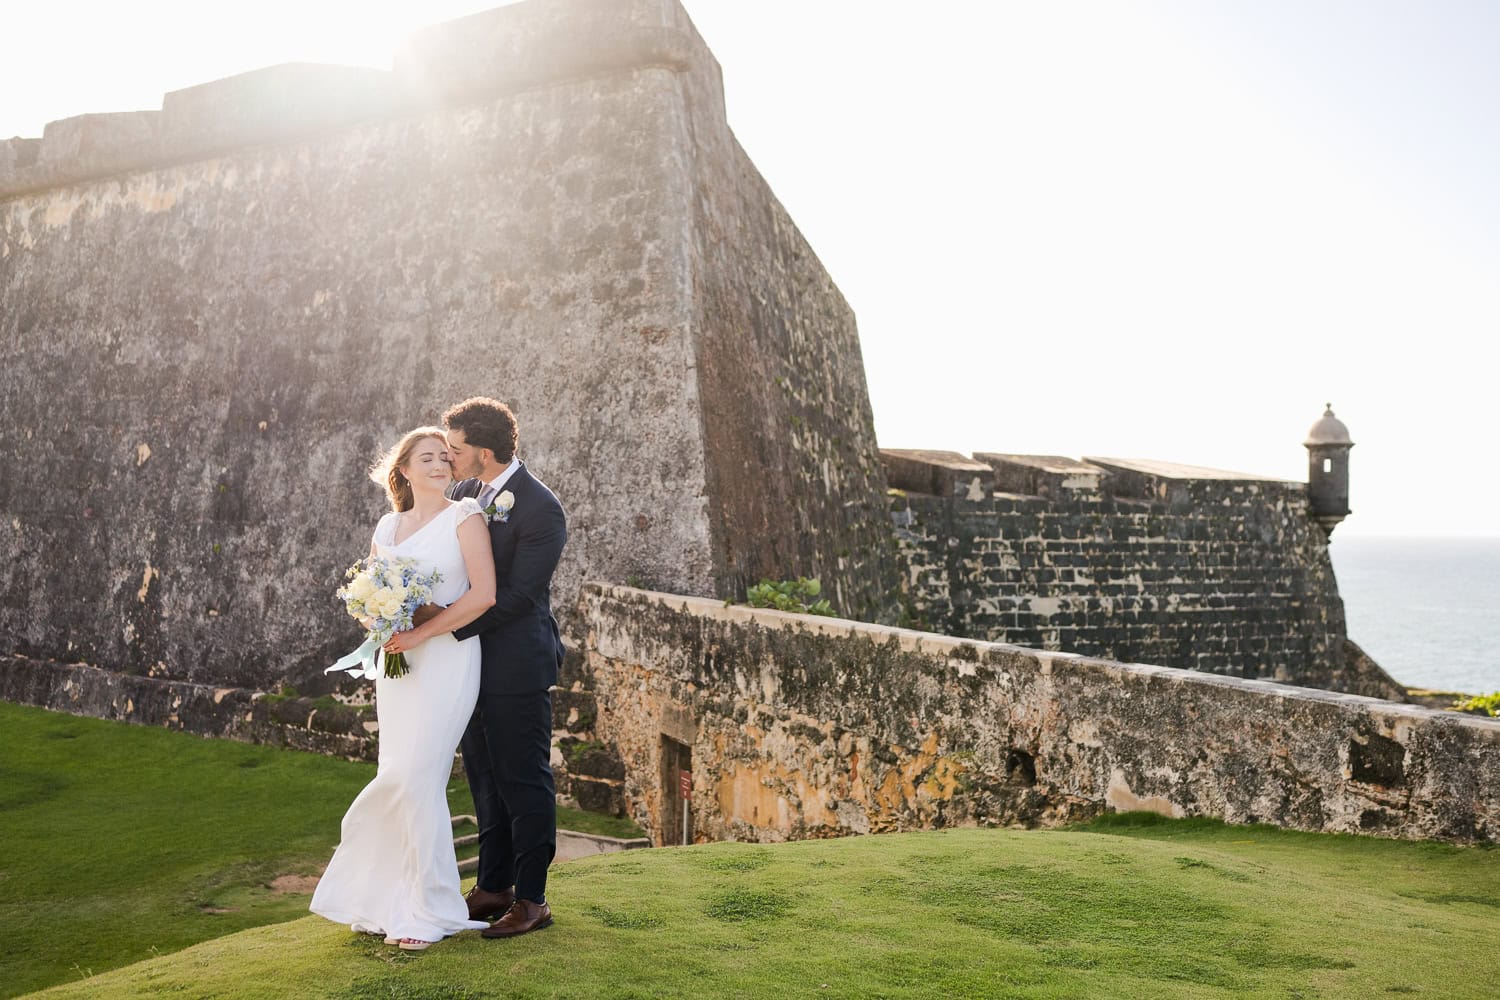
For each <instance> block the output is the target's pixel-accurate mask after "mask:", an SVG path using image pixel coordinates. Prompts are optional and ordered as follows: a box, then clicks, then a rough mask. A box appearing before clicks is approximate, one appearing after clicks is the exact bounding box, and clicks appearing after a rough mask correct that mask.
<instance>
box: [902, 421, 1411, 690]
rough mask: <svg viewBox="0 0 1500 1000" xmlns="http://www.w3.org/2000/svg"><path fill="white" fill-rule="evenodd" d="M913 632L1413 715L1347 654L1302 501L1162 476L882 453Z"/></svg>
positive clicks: (1129, 465) (1135, 470) (1136, 469)
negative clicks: (1252, 683)
mask: <svg viewBox="0 0 1500 1000" xmlns="http://www.w3.org/2000/svg"><path fill="white" fill-rule="evenodd" d="M881 460H882V462H883V464H884V465H885V468H886V476H887V479H888V481H889V483H890V485H891V486H892V487H893V492H892V495H891V497H890V500H889V509H890V514H891V518H892V522H893V528H894V531H895V536H896V543H897V548H898V552H899V555H900V558H901V561H902V568H903V583H902V594H903V600H904V602H905V607H906V615H907V620H908V621H910V622H911V623H913V624H916V625H919V626H921V627H924V628H932V629H935V630H938V631H942V632H945V633H947V634H949V635H955V636H964V637H968V638H974V639H986V640H991V641H997V642H1012V643H1017V644H1019V645H1023V646H1031V647H1034V648H1038V649H1047V650H1061V651H1067V652H1074V653H1083V654H1086V655H1090V656H1106V657H1110V658H1113V659H1117V660H1129V661H1135V662H1142V663H1159V664H1163V665H1166V666H1172V667H1186V668H1191V669H1195V670H1203V671H1208V672H1210V673H1218V674H1229V675H1232V676H1237V677H1261V678H1268V679H1274V680H1280V681H1287V682H1290V683H1293V684H1301V685H1306V686H1311V687H1325V688H1330V689H1334V690H1342V691H1352V692H1355V693H1359V694H1367V695H1374V696H1377V697H1384V698H1401V697H1402V696H1403V692H1402V689H1401V688H1400V686H1399V685H1397V684H1395V683H1394V682H1392V681H1391V680H1390V678H1389V677H1386V676H1385V675H1384V673H1383V672H1382V671H1380V670H1379V668H1378V667H1375V666H1373V664H1368V660H1367V659H1366V658H1363V657H1360V656H1356V655H1354V654H1352V653H1350V652H1348V651H1347V650H1346V642H1347V638H1346V635H1345V625H1344V611H1343V602H1342V601H1341V600H1340V599H1339V596H1338V587H1337V584H1336V582H1335V580H1334V575H1333V566H1332V564H1331V563H1330V562H1329V559H1328V543H1327V536H1326V534H1325V533H1324V532H1323V530H1322V529H1321V528H1320V527H1319V526H1318V523H1317V521H1316V519H1315V518H1314V517H1313V516H1312V513H1311V511H1310V510H1309V506H1308V499H1307V489H1306V487H1305V485H1304V484H1302V483H1297V482H1289V481H1287V480H1281V479H1275V478H1272V477H1268V476H1257V475H1251V474H1247V473H1242V472H1232V471H1226V470H1222V469H1207V468H1201V467H1198V466H1191V465H1181V464H1177V463H1172V462H1162V461H1152V460H1146V459H1134V458H1130V459H1126V458H1098V457H1093V456H1089V457H1085V458H1083V459H1074V458H1066V457H1062V456H1058V455H1014V454H999V453H993V452H979V453H977V454H975V455H974V456H973V457H972V458H971V457H968V456H965V455H961V454H959V453H957V452H943V451H895V450H882V451H881Z"/></svg>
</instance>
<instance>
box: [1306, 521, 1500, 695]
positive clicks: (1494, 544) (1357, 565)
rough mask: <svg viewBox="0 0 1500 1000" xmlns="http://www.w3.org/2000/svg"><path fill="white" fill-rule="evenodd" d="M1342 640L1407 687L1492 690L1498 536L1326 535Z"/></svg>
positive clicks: (1498, 625) (1498, 687)
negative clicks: (1344, 629)
mask: <svg viewBox="0 0 1500 1000" xmlns="http://www.w3.org/2000/svg"><path fill="white" fill-rule="evenodd" d="M1328 551H1329V554H1330V555H1331V556H1332V557H1333V570H1334V573H1335V574H1336V575H1337V576H1338V581H1339V594H1340V595H1341V596H1342V597H1343V598H1344V616H1345V618H1346V619H1347V621H1348V625H1349V638H1351V639H1353V640H1354V641H1355V642H1357V643H1359V645H1360V646H1361V647H1362V648H1363V649H1364V651H1365V652H1366V653H1369V654H1370V656H1371V657H1373V658H1374V660H1375V662H1376V663H1379V664H1380V665H1381V666H1382V667H1384V668H1385V670H1386V672H1387V673H1388V674H1390V675H1391V676H1392V677H1394V678H1396V680H1398V681H1400V682H1401V683H1402V684H1405V685H1407V686H1408V687H1424V688H1436V689H1440V690H1443V691H1466V692H1468V693H1470V694H1486V693H1489V692H1491V691H1500V538H1378V537H1360V536H1358V535H1349V536H1347V537H1346V536H1344V535H1342V534H1340V533H1339V532H1337V531H1335V532H1334V533H1333V539H1332V541H1331V542H1330V544H1329V547H1328Z"/></svg>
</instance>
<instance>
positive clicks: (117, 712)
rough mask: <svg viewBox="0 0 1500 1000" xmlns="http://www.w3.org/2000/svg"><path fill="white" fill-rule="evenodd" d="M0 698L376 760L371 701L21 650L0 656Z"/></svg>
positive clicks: (373, 717)
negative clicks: (219, 683)
mask: <svg viewBox="0 0 1500 1000" xmlns="http://www.w3.org/2000/svg"><path fill="white" fill-rule="evenodd" d="M0 701H8V702H11V703H13V704H17V705H34V706H36V707H37V708H46V709H50V710H52V711H54V712H67V713H68V714H70V715H85V716H89V717H91V718H95V719H112V720H115V721H118V722H130V723H134V724H136V725H142V726H160V727H162V728H165V729H175V730H179V731H181V732H186V733H193V734H194V735H197V736H210V737H216V738H219V739H231V740H239V741H241V742H243V743H260V744H268V745H271V746H282V747H287V748H289V749H294V750H311V751H314V752H317V753H324V754H330V755H332V756H336V757H346V758H349V759H351V760H374V759H375V755H376V750H377V746H378V744H377V736H376V732H377V729H376V726H375V721H374V720H375V715H374V710H373V706H369V705H364V706H360V705H343V704H334V705H329V704H328V699H320V700H318V701H316V702H315V701H313V700H312V699H308V698H300V697H285V698H284V697H280V696H277V695H267V694H266V693H265V692H263V691H253V690H249V689H246V688H235V687H212V686H210V685H206V684H193V683H188V682H184V681H173V680H167V679H164V678H157V677H141V676H135V675H131V674H122V673H116V672H115V671H112V670H103V669H100V668H99V667H93V666H88V665H86V664H82V663H58V662H55V661H50V660H36V659H32V658H30V657H25V656H11V657H8V658H6V659H4V660H0Z"/></svg>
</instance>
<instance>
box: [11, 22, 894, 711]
mask: <svg viewBox="0 0 1500 1000" xmlns="http://www.w3.org/2000/svg"><path fill="white" fill-rule="evenodd" d="M4 148H5V150H6V152H5V153H4V154H3V155H0V170H3V171H4V175H3V176H0V192H3V195H0V393H3V394H4V396H5V398H6V399H7V400H8V401H10V402H9V408H8V410H7V420H6V421H5V424H4V426H0V449H3V450H4V452H5V453H6V454H8V455H11V456H12V457H14V458H15V459H16V462H15V463H14V464H15V465H16V467H17V468H18V469H20V468H26V469H31V470H32V474H31V476H22V475H16V476H12V477H11V478H10V480H9V481H8V482H7V484H6V485H5V486H4V487H3V488H0V546H3V547H4V548H5V550H6V551H7V552H9V553H11V554H12V558H11V559H9V560H5V561H3V563H0V632H3V633H4V634H5V635H6V636H7V637H8V638H7V642H8V643H9V644H10V645H9V648H8V649H7V648H3V647H0V653H20V654H24V655H28V656H35V657H37V658H39V659H56V660H61V661H65V662H74V661H79V660H81V661H84V662H87V663H91V664H96V665H100V666H105V667H108V668H109V669H112V670H118V671H122V672H126V673H132V674H150V675H152V676H156V677H161V678H164V679H167V680H170V681H174V682H179V681H192V682H201V683H206V684H211V685H214V686H243V687H256V688H262V689H271V688H274V687H276V686H277V685H279V684H281V683H291V684H293V685H294V686H296V687H297V688H298V689H299V690H302V691H314V690H316V687H317V685H319V684H321V683H327V682H326V681H324V680H322V679H321V668H322V667H323V666H324V665H326V664H327V663H329V662H331V661H332V660H333V659H336V658H337V656H338V655H339V654H341V653H342V652H344V651H345V649H347V648H348V646H349V645H350V639H351V638H353V636H354V634H355V631H356V630H355V629H354V628H353V625H352V623H344V625H343V626H342V627H339V626H337V625H335V626H332V627H331V626H330V624H329V622H330V619H329V617H328V616H329V615H332V614H334V613H335V611H334V607H333V605H332V604H330V601H331V597H330V595H331V592H332V589H333V587H332V582H333V581H336V580H337V579H338V574H339V572H340V571H341V569H342V567H344V566H347V565H348V564H349V562H351V561H352V560H353V559H354V558H356V557H358V556H359V555H360V554H361V553H362V552H363V551H364V550H365V548H366V545H367V542H366V539H367V537H368V532H369V530H370V527H371V526H372V525H373V524H374V523H375V521H376V520H377V518H378V517H379V515H380V513H381V511H382V509H383V507H384V506H385V502H384V498H383V497H382V495H381V493H380V491H379V490H378V489H376V488H375V487H374V485H373V484H371V483H370V482H369V479H368V477H367V476H366V475H365V469H366V468H367V467H368V464H369V462H370V461H371V460H372V459H373V458H374V457H375V456H376V455H377V454H378V453H379V452H380V451H381V450H382V449H383V448H385V447H388V446H389V445H390V444H391V443H393V442H394V441H395V440H396V439H397V438H398V437H399V435H400V434H401V433H402V432H403V431H404V430H407V429H409V428H412V427H415V426H420V425H423V424H432V423H434V422H436V421H437V420H438V419H439V418H440V415H441V414H442V412H443V410H444V409H445V408H446V407H447V406H449V405H451V404H452V403H455V402H457V401H459V400H462V399H465V398H467V397H469V396H474V395H485V396H494V397H497V398H500V399H504V400H505V401H506V402H508V403H509V404H510V405H511V407H512V408H513V409H514V410H515V411H516V413H517V415H518V418H519V421H520V426H521V439H520V454H521V457H522V458H523V459H524V460H525V461H526V462H527V463H528V465H529V466H530V467H531V468H532V469H533V470H534V471H535V472H536V474H537V475H538V476H539V477H540V478H541V479H542V480H543V481H544V482H546V483H547V484H548V485H549V486H550V487H552V488H553V489H554V490H555V491H556V493H557V494H558V496H559V497H560V498H562V500H563V503H564V504H565V506H566V508H567V511H568V516H569V524H568V528H569V537H568V546H567V549H566V550H565V552H564V556H563V561H562V563H561V565H560V566H559V569H558V573H557V576H556V577H555V579H554V586H555V588H556V591H555V592H556V594H557V601H558V605H559V607H560V609H561V612H562V614H563V615H564V617H566V615H567V613H568V612H569V611H570V610H571V608H572V606H573V595H574V594H575V593H576V591H577V588H578V585H579V583H580V582H581V581H582V580H583V579H585V578H596V579H604V580H614V581H627V580H636V581H639V582H642V583H645V584H649V585H651V586H655V587H659V588H662V589H664V590H669V591H674V592H678V593H686V594H700V595H714V596H717V597H720V598H725V597H730V596H738V595H740V594H743V593H744V588H745V585H746V583H747V581H748V582H754V581H755V580H757V579H759V578H761V577H776V578H781V577H785V576H788V575H807V576H817V577H820V578H822V579H824V580H825V581H826V585H827V592H828V594H829V597H830V599H832V600H835V601H836V602H837V603H838V606H839V607H840V608H843V609H846V610H848V611H849V612H850V613H858V614H861V615H864V616H869V617H875V616H878V615H879V614H880V613H881V612H882V611H883V610H884V608H885V607H886V606H888V603H889V601H890V596H889V592H890V590H891V589H892V581H891V580H890V579H889V577H888V568H889V566H890V565H891V558H892V552H893V549H894V546H893V543H892V541H891V538H890V531H889V526H888V523H887V522H886V521H885V519H884V517H883V498H884V492H885V487H884V482H883V480H882V478H881V475H880V471H881V470H880V461H879V456H878V454H877V452H876V447H875V440H874V433H873V430H872V427H873V424H874V421H873V417H872V415H871V413H870V406H869V395H868V391H867V388H866V385H865V377H864V367H863V364H862V362H861V359H860V351H859V341H858V334H857V331H856V327H855V320H854V313H853V311H852V310H851V309H850V308H849V305H848V303H847V302H845V301H844V299H843V297H842V295H840V294H839V291H838V289H837V287H835V285H834V283H833V281H832V280H831V279H830V277H829V276H828V274H827V273H826V272H825V271H824V269H823V267H822V265H821V264H820V262H819V261H818V259H817V255H816V254H814V253H813V251H812V248H811V247H809V246H808V244H807V242H806V240H805V239H803V237H802V234H801V233H800V232H799V231H798V230H797V227H796V224H795V223H794V222H793V221H792V219H791V218H789V217H788V215H787V213H786V211H785V209H784V208H783V207H782V206H781V204H780V203H779V202H778V201H777V200H776V197H775V195H774V193H773V192H772V191H771V190H770V188H769V186H768V185H767V184H766V183H765V181H764V179H763V178H762V177H761V176H760V174H759V172H758V171H757V170H756V168H755V165H754V164H753V163H752V162H750V159H749V157H748V156H746V154H745V151H744V150H743V149H742V148H741V147H740V145H739V144H738V143H737V142H736V141H735V138H734V135H733V133H732V131H731V130H730V128H729V125H728V122H727V121H726V119H725V116H724V103H723V93H722V82H721V77H720V73H719V67H718V64H717V62H715V61H714V59H713V57H712V56H711V55H710V54H709V52H708V49H707V48H706V47H705V46H704V44H703V42H702V40H701V39H700V38H699V36H698V34H697V32H696V30H695V29H694V28H693V26H692V24H691V22H690V21H689V20H688V17H687V14H686V12H685V11H683V9H682V7H681V6H680V5H679V4H678V3H677V2H676V0H529V2H526V3H522V4H515V5H512V6H508V7H503V8H499V9H497V10H493V11H488V12H485V13H482V14H476V15H474V16H472V17H467V18H463V19H461V20H458V21H453V22H449V23H447V24H441V25H437V26H435V27H433V28H430V29H426V30H424V31H421V32H418V33H417V34H416V35H415V36H413V38H412V40H411V41H410V43H409V44H408V45H407V46H406V48H405V50H404V51H403V52H402V53H401V55H400V57H399V58H398V59H397V60H396V63H395V67H394V68H393V69H392V70H389V71H385V70H368V69H351V68H346V67H330V66H315V65H290V66H273V67H269V68H267V69H263V70H258V71H256V72H253V73H245V74H241V75H239V76H235V77H231V78H229V79H225V80H218V81H214V82H212V83H206V84H203V85H201V86H197V87H189V88H186V89H184V90H180V91H174V92H173V93H171V94H168V95H166V98H165V99H164V100H163V102H162V107H161V109H160V110H159V111H148V112H139V113H130V114H119V115H84V116H80V117H78V118H72V119H68V120H66V121H63V122H56V123H53V124H52V125H51V126H49V127H48V128H47V130H46V132H45V134H44V135H43V136H42V138H41V139H40V140H20V141H12V142H10V143H8V144H6V146H5V147H4ZM731 233H732V234H733V238H732V239H731V238H726V236H725V234H731ZM42 428H45V429H46V433H45V434H42V433H40V432H39V431H40V429H42ZM789 428H790V429H791V430H790V431H788V429H789ZM311 456H316V458H315V459H313V460H312V461H313V464H312V465H311V466H310V465H309V461H310V457H311ZM59 461H62V462H65V463H66V464H67V467H68V470H69V475H68V477H67V482H66V483H65V484H63V485H62V486H61V487H59V486H58V484H57V483H56V482H55V478H56V469H57V463H58V462H59ZM747 470H754V475H747ZM310 472H311V473H312V474H309V473H310ZM33 477H34V478H33ZM164 496H170V497H171V498H172V502H171V504H164V503H162V502H161V498H162V497H164ZM38 498H40V499H38ZM78 512H84V513H82V514H81V515H80V514H79V513H78ZM310 512H318V516H309V515H310ZM58 553H69V554H74V555H73V558H76V559H77V561H70V560H69V559H59V558H58V555H57V554H58ZM85 554H86V555H85ZM85 561H86V565H87V572H79V565H80V563H83V562H85ZM244 580H264V581H274V583H273V584H267V585H265V586H260V585H256V586H245V585H243V583H242V582H241V581H244ZM35 609H43V610H40V611H38V610H35ZM338 620H339V619H334V621H338ZM319 623H321V624H319ZM267 649H271V650H275V655H274V656H267V655H266V653H265V650H267Z"/></svg>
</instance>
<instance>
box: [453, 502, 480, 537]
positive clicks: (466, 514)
mask: <svg viewBox="0 0 1500 1000" xmlns="http://www.w3.org/2000/svg"><path fill="white" fill-rule="evenodd" d="M483 513H484V508H482V507H480V506H479V501H478V500H476V499H474V498H473V497H464V498H463V499H462V500H460V501H458V502H457V503H455V504H454V505H453V527H454V530H457V529H458V526H459V525H460V524H463V523H464V522H465V521H467V520H468V519H469V518H470V517H473V516H474V515H475V514H483Z"/></svg>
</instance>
